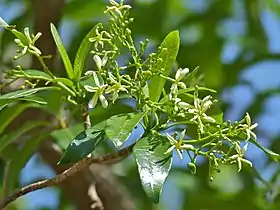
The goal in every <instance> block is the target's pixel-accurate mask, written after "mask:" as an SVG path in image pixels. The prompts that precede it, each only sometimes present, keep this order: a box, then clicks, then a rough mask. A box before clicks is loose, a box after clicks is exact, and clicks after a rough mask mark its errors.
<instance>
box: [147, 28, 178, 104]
mask: <svg viewBox="0 0 280 210" xmlns="http://www.w3.org/2000/svg"><path fill="white" fill-rule="evenodd" d="M179 46H180V37H179V31H173V32H171V33H169V34H168V35H167V36H166V38H165V39H164V40H163V42H162V43H161V45H160V49H161V50H160V52H159V57H160V58H161V59H158V60H157V61H156V62H155V64H154V66H152V67H151V71H152V72H155V71H159V72H161V74H162V75H163V76H168V75H169V74H170V71H171V69H172V66H173V63H174V61H175V60H176V57H177V53H178V50H179ZM165 82H166V79H164V78H162V77H160V76H155V77H152V78H151V81H150V85H149V96H150V98H151V100H152V101H155V102H158V100H159V98H160V96H161V92H162V90H163V88H164V84H165Z"/></svg>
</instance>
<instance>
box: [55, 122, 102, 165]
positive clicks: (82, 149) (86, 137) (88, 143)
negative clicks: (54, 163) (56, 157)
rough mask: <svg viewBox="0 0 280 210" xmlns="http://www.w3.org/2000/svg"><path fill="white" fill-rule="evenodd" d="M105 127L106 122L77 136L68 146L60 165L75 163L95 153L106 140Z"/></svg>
mask: <svg viewBox="0 0 280 210" xmlns="http://www.w3.org/2000/svg"><path fill="white" fill-rule="evenodd" d="M104 127H105V121H103V122H101V123H98V124H96V125H94V126H93V127H91V128H90V129H87V130H85V131H83V132H81V133H80V134H79V135H77V136H76V137H75V139H74V140H73V141H72V142H71V143H70V144H69V145H68V147H67V149H66V151H65V152H64V154H63V156H62V158H61V159H60V161H59V163H58V164H61V163H75V162H77V161H79V160H81V159H83V158H85V157H86V156H87V155H88V154H90V153H91V152H93V151H94V150H95V148H96V146H97V144H98V143H99V142H100V141H102V140H104V139H105V131H104Z"/></svg>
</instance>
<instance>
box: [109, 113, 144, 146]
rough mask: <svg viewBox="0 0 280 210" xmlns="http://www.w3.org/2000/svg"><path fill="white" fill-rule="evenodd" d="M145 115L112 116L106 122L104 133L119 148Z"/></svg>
mask: <svg viewBox="0 0 280 210" xmlns="http://www.w3.org/2000/svg"><path fill="white" fill-rule="evenodd" d="M145 114H146V113H145V112H142V113H137V114H135V113H127V114H119V115H115V116H112V117H111V118H109V119H108V120H107V121H106V126H105V133H106V136H107V137H108V139H110V140H111V141H112V142H113V143H114V145H115V146H116V147H120V146H122V145H123V143H124V142H125V141H126V140H127V139H128V137H129V136H130V135H131V133H132V130H133V128H134V127H135V126H136V125H137V124H138V123H139V122H140V120H141V119H142V118H143V117H144V115H145Z"/></svg>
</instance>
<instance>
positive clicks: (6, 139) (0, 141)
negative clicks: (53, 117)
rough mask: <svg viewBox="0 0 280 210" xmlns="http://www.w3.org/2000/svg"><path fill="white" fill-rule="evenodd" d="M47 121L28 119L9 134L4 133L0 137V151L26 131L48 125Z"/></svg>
mask: <svg viewBox="0 0 280 210" xmlns="http://www.w3.org/2000/svg"><path fill="white" fill-rule="evenodd" d="M48 124H49V123H48V122H46V121H32V122H31V121H30V122H26V123H25V124H23V125H22V126H21V127H20V128H19V129H18V130H15V131H13V132H11V133H9V134H6V135H4V136H2V137H1V138H0V153H1V152H2V151H3V149H5V148H6V147H7V146H8V145H9V144H10V143H12V142H13V141H16V140H17V139H18V138H19V137H20V136H21V135H23V134H24V133H26V132H27V131H29V130H31V129H33V128H36V127H39V126H44V125H48Z"/></svg>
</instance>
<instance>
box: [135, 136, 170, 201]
mask: <svg viewBox="0 0 280 210" xmlns="http://www.w3.org/2000/svg"><path fill="white" fill-rule="evenodd" d="M169 146H170V144H169V143H168V141H167V139H166V138H165V137H162V136H156V135H153V134H150V135H148V136H147V137H145V138H143V139H140V140H139V141H138V142H137V143H136V145H135V146H134V148H133V155H134V158H135V160H136V164H137V167H138V172H139V175H140V179H141V184H142V186H143V188H144V190H145V192H146V194H147V196H148V197H149V198H151V199H152V200H153V201H154V202H155V203H158V202H159V196H160V194H161V191H162V188H163V185H164V182H165V180H166V178H167V176H168V174H169V171H170V169H171V165H172V157H171V156H170V155H165V154H164V153H165V152H166V150H167V149H168V148H169Z"/></svg>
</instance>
